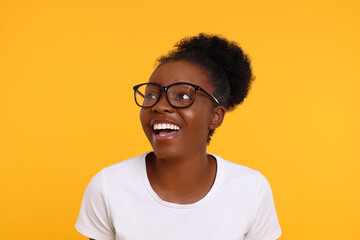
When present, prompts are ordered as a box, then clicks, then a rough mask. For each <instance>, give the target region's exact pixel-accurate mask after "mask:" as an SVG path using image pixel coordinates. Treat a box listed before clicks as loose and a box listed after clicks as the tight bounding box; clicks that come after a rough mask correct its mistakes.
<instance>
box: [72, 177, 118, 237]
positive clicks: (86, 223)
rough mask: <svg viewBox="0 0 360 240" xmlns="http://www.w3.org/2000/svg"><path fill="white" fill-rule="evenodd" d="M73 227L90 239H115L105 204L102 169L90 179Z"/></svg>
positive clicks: (107, 207)
mask: <svg viewBox="0 0 360 240" xmlns="http://www.w3.org/2000/svg"><path fill="white" fill-rule="evenodd" d="M75 228H76V230H78V231H79V232H80V233H81V234H83V235H85V236H87V237H89V238H92V239H96V240H115V232H114V228H113V224H112V220H111V217H110V215H109V206H108V205H107V196H106V189H105V182H104V177H103V171H100V172H99V173H98V174H96V175H95V176H94V177H93V178H92V179H91V181H90V183H89V185H88V186H87V188H86V190H85V193H84V196H83V200H82V204H81V208H80V213H79V216H78V219H77V222H76V224H75Z"/></svg>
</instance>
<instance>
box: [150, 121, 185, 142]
mask: <svg viewBox="0 0 360 240" xmlns="http://www.w3.org/2000/svg"><path fill="white" fill-rule="evenodd" d="M153 130H154V133H155V135H156V138H157V139H158V140H169V139H172V138H174V137H175V136H176V135H177V134H178V132H179V130H180V127H179V126H177V125H175V124H171V123H155V124H154V125H153Z"/></svg>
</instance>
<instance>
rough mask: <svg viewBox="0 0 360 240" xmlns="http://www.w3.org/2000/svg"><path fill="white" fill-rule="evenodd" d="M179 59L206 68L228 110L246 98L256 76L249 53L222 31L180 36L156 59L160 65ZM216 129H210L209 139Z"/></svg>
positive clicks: (219, 97)
mask: <svg viewBox="0 0 360 240" xmlns="http://www.w3.org/2000/svg"><path fill="white" fill-rule="evenodd" d="M179 60H183V61H188V62H191V63H194V64H196V65H198V66H200V67H201V68H203V69H204V70H205V72H206V73H207V74H208V76H209V79H210V81H211V82H212V83H213V86H214V88H215V94H214V95H215V97H216V98H217V99H218V100H219V102H220V104H221V105H222V106H224V107H225V108H226V111H232V110H234V109H235V107H236V106H237V105H238V104H240V103H242V102H243V100H244V99H245V97H246V96H247V94H248V91H249V89H250V85H251V82H252V81H253V79H254V77H253V74H252V70H251V65H250V60H249V57H248V56H247V55H246V54H245V53H244V52H243V50H242V49H241V48H240V47H239V46H238V44H237V43H235V42H230V41H228V40H227V39H225V38H224V37H221V36H219V35H209V34H205V33H200V34H199V35H197V36H193V37H189V38H184V39H182V40H180V41H179V42H178V43H176V44H175V49H174V50H172V51H170V52H169V53H168V54H167V55H165V56H162V57H160V58H159V59H158V60H157V67H159V66H161V65H163V64H165V63H168V62H172V61H179ZM213 133H214V131H213V130H211V131H210V132H209V136H208V143H209V142H210V138H211V136H212V135H213Z"/></svg>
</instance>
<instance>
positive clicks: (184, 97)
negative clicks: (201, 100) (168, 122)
mask: <svg viewBox="0 0 360 240" xmlns="http://www.w3.org/2000/svg"><path fill="white" fill-rule="evenodd" d="M177 99H178V100H190V99H191V97H190V96H189V95H188V94H186V93H179V94H178V95H177Z"/></svg>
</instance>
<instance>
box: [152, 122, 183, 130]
mask: <svg viewBox="0 0 360 240" xmlns="http://www.w3.org/2000/svg"><path fill="white" fill-rule="evenodd" d="M153 129H154V130H164V129H171V130H180V127H179V126H177V125H174V124H169V123H157V124H154V125H153Z"/></svg>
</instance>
